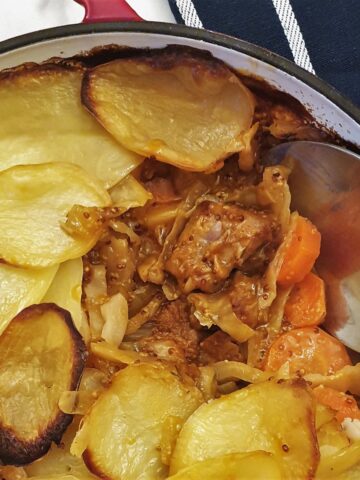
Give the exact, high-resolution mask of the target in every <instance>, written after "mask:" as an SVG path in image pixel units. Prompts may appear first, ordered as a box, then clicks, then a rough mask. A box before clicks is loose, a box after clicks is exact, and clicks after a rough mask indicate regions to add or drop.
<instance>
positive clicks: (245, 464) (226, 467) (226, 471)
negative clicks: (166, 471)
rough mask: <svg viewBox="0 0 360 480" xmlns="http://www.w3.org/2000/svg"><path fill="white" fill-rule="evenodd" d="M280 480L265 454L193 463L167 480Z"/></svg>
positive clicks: (242, 455) (272, 460) (219, 458)
mask: <svg viewBox="0 0 360 480" xmlns="http://www.w3.org/2000/svg"><path fill="white" fill-rule="evenodd" d="M230 478H231V480H250V479H251V480H264V479H265V478H267V479H269V480H270V479H271V480H281V478H282V477H281V471H280V468H279V466H278V463H277V461H276V459H275V458H274V456H273V455H271V454H270V453H267V452H252V453H232V454H229V455H223V456H221V457H216V458H209V459H208V460H205V461H204V462H199V463H195V464H194V465H191V466H190V467H188V468H185V469H184V470H180V472H179V473H177V474H176V475H173V476H171V477H169V479H168V480H200V479H204V480H205V479H206V480H229V479H230Z"/></svg>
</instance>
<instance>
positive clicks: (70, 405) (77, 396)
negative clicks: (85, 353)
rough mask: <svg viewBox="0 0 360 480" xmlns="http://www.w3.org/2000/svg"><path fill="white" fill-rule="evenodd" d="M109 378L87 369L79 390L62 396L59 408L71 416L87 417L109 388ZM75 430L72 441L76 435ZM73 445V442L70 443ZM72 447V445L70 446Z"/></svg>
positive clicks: (68, 391) (70, 391) (64, 393)
mask: <svg viewBox="0 0 360 480" xmlns="http://www.w3.org/2000/svg"><path fill="white" fill-rule="evenodd" d="M109 381H110V379H109V378H108V376H107V375H106V374H105V373H104V372H102V371H101V370H98V369H96V368H85V370H84V372H83V375H82V377H81V381H80V384H79V387H78V389H77V390H67V391H64V392H63V393H62V394H61V397H60V399H59V408H60V410H61V411H62V412H64V413H69V414H71V415H85V413H87V412H88V410H89V409H90V407H91V406H92V405H93V404H94V402H95V400H96V399H97V398H98V396H99V395H100V393H101V392H103V391H104V390H105V388H106V387H107V386H108V384H109ZM75 433H76V431H75V430H74V432H73V435H72V438H71V441H72V440H73V437H74V435H75ZM70 443H71V442H70ZM68 447H70V444H69V445H68Z"/></svg>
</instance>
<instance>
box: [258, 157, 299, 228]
mask: <svg viewBox="0 0 360 480" xmlns="http://www.w3.org/2000/svg"><path fill="white" fill-rule="evenodd" d="M288 176H289V170H288V169H287V168H286V167H284V166H281V165H277V166H275V167H267V168H265V170H264V173H263V178H262V181H261V183H260V184H259V185H258V187H257V191H256V194H257V200H258V202H259V204H260V205H261V206H262V207H268V208H270V209H271V211H272V212H273V214H274V216H275V218H276V219H277V221H278V222H279V224H280V226H281V231H282V233H283V234H286V233H287V231H288V229H289V224H290V201H291V195H290V189H289V185H288V183H287V179H288Z"/></svg>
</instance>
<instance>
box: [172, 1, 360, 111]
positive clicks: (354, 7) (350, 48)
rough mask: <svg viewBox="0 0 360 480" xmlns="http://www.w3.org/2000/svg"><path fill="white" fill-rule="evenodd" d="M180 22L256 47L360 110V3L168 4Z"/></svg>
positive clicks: (239, 2) (182, 2) (177, 2)
mask: <svg viewBox="0 0 360 480" xmlns="http://www.w3.org/2000/svg"><path fill="white" fill-rule="evenodd" d="M170 5H171V8H172V10H173V12H174V15H175V18H176V19H177V21H178V22H179V23H184V24H185V25H189V26H192V27H197V28H206V29H208V30H213V31H217V32H222V33H226V34H228V35H233V36H235V37H238V38H241V39H243V40H247V41H248V42H252V43H255V44H257V45H260V46H262V47H265V48H267V49H269V50H272V51H273V52H275V53H278V54H279V55H282V56H283V57H286V58H288V59H290V60H292V61H294V62H295V63H296V64H298V65H299V66H300V67H302V68H304V69H306V70H308V71H309V72H312V73H315V74H316V75H318V76H319V77H321V78H323V79H324V80H326V81H327V82H328V83H330V84H332V85H333V86H334V87H335V88H337V89H338V90H339V91H340V92H341V93H343V94H344V95H346V96H347V97H349V98H350V99H351V100H352V101H353V102H354V103H355V104H357V105H358V106H360V0H170Z"/></svg>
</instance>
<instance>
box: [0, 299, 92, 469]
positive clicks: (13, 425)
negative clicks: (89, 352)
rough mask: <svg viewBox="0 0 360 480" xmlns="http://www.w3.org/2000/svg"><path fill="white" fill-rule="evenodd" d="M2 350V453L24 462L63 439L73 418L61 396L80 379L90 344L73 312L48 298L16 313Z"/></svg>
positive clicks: (4, 457)
mask: <svg viewBox="0 0 360 480" xmlns="http://www.w3.org/2000/svg"><path fill="white" fill-rule="evenodd" d="M0 352H1V355H0V459H1V461H2V462H5V463H7V464H12V465H23V464H26V463H29V462H32V461H34V460H36V459H37V458H39V457H41V456H42V455H44V454H45V453H46V452H47V451H48V449H49V448H50V445H51V442H52V441H54V442H57V443H58V442H60V440H61V436H62V434H63V432H64V430H65V429H66V427H67V426H68V425H69V423H70V422H71V416H69V415H65V414H64V413H62V412H61V411H60V410H59V407H58V401H59V398H60V396H61V394H62V392H63V391H64V390H74V389H75V388H76V387H77V385H78V382H79V379H80V376H81V373H82V370H83V367H84V362H85V345H84V344H83V341H82V339H81V336H80V335H79V333H78V332H77V330H76V329H75V327H74V325H73V323H72V320H71V317H70V315H69V313H68V312H66V311H65V310H63V309H61V308H59V307H57V306H55V305H53V304H42V305H33V306H31V307H28V308H26V309H25V310H23V311H22V312H21V313H19V314H18V315H17V316H16V317H15V318H14V320H13V321H12V322H11V323H10V325H9V326H8V327H7V329H6V330H5V332H4V333H3V334H2V336H1V337H0Z"/></svg>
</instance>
